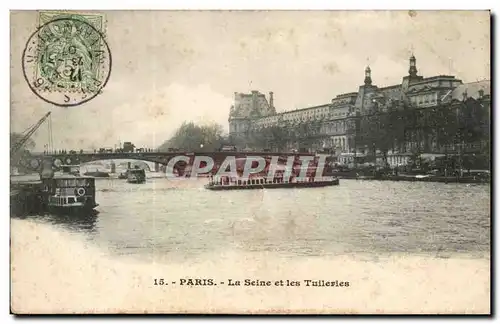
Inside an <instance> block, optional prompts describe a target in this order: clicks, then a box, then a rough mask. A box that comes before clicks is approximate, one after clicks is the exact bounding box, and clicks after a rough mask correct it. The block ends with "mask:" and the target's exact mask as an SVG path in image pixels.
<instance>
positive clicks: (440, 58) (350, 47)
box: [10, 11, 490, 151]
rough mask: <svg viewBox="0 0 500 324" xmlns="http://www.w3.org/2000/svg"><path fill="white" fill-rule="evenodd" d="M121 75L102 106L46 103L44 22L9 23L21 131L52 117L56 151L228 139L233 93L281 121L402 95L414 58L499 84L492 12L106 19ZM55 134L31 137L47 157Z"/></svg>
mask: <svg viewBox="0 0 500 324" xmlns="http://www.w3.org/2000/svg"><path fill="white" fill-rule="evenodd" d="M99 13H101V14H104V15H105V16H106V19H107V22H106V31H105V35H106V40H107V42H108V45H109V47H110V50H111V54H112V59H113V66H112V71H111V76H110V79H109V81H108V83H107V85H106V86H105V88H104V89H103V92H102V94H101V95H99V96H97V97H96V98H94V99H92V100H91V101H89V102H86V103H84V104H82V105H79V106H75V107H69V108H62V107H57V106H54V105H51V104H48V103H46V102H44V101H42V100H41V99H40V98H38V97H37V96H36V95H35V94H34V93H33V92H32V91H31V90H30V88H29V87H28V85H27V83H26V81H25V79H24V77H23V73H22V68H21V57H22V51H23V49H24V47H25V45H26V42H27V40H28V38H29V37H30V35H31V34H32V33H33V31H34V30H35V29H36V27H37V23H38V18H37V17H38V13H37V12H35V11H24V12H23V11H13V12H11V17H10V18H11V19H10V25H11V66H10V68H11V98H10V112H11V131H23V130H24V129H26V128H27V127H29V126H30V125H32V124H34V123H36V121H37V120H38V119H39V118H41V117H42V116H43V115H44V114H45V113H46V112H48V111H51V112H52V116H51V120H52V133H53V141H54V148H55V149H67V150H71V149H75V150H79V149H84V150H93V149H96V148H100V147H111V148H112V147H114V146H115V145H119V143H120V142H122V143H123V142H124V141H131V142H133V143H134V144H135V145H136V146H137V147H157V146H159V145H160V144H162V143H163V142H164V141H165V140H167V139H168V138H169V137H170V136H171V135H172V134H173V133H174V132H175V130H176V129H177V127H179V126H180V125H181V123H182V122H183V121H194V122H196V123H200V124H203V123H211V122H216V123H219V124H221V125H222V126H223V127H224V129H225V130H226V131H227V128H228V120H227V119H228V114H229V109H230V107H231V105H232V104H233V101H234V92H244V93H249V92H251V90H258V91H261V92H263V93H265V94H266V96H267V95H268V92H269V91H273V92H274V104H275V106H276V109H277V111H278V112H280V111H286V110H293V109H298V108H305V107H308V106H314V105H321V104H325V103H328V102H330V101H331V99H332V98H334V97H335V96H336V95H338V94H341V93H346V92H353V91H357V90H358V87H359V86H360V85H362V84H363V79H364V69H365V67H366V66H367V65H370V67H371V70H372V80H373V83H374V84H375V85H378V86H379V87H381V86H388V85H393V84H399V83H401V79H402V77H403V76H405V75H407V74H408V58H409V56H410V55H411V53H412V52H413V53H414V55H415V56H416V59H417V68H418V71H419V74H420V75H423V76H424V77H429V76H434V75H440V74H446V75H454V76H456V77H457V78H459V79H461V80H463V81H464V82H474V81H478V80H484V79H490V16H489V12H488V11H475V12H474V11H416V12H408V11H350V12H347V11H101V12H99ZM47 138H48V127H47V125H42V126H41V127H40V129H39V130H38V131H37V133H36V134H35V135H34V136H33V139H34V140H35V142H36V144H37V147H36V150H38V151H43V149H44V144H46V143H47Z"/></svg>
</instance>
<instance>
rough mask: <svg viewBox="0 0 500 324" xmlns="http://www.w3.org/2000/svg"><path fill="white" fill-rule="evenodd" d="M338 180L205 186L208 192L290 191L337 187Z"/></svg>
mask: <svg viewBox="0 0 500 324" xmlns="http://www.w3.org/2000/svg"><path fill="white" fill-rule="evenodd" d="M339 184H340V182H339V179H335V180H331V181H312V182H289V183H262V184H247V185H215V186H214V185H206V186H205V188H206V189H209V190H250V189H292V188H320V187H329V186H338V185H339Z"/></svg>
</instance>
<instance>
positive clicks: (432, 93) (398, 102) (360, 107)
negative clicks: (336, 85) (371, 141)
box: [228, 55, 491, 163]
mask: <svg viewBox="0 0 500 324" xmlns="http://www.w3.org/2000/svg"><path fill="white" fill-rule="evenodd" d="M490 92H491V90H490V81H489V80H484V81H478V82H472V83H463V82H462V81H461V80H459V79H457V78H455V77H454V76H449V75H437V76H431V77H424V76H421V75H419V74H418V70H417V61H416V58H415V56H413V55H412V56H411V57H410V59H409V69H408V75H406V76H404V77H403V78H402V80H401V83H400V84H396V85H392V86H386V87H378V86H377V85H376V84H375V82H374V81H373V79H372V71H371V69H370V67H369V66H368V67H366V69H365V74H364V82H363V84H362V85H360V86H359V88H358V89H357V91H356V92H350V93H345V94H340V95H337V96H336V97H335V98H333V99H332V100H331V102H329V103H325V104H323V105H319V106H314V107H307V108H303V109H297V110H292V111H285V112H279V113H278V112H276V108H275V107H274V102H273V101H274V100H273V92H269V99H267V98H266V96H265V94H263V93H260V92H259V91H252V92H251V94H244V93H237V92H235V93H234V105H233V106H231V110H230V113H229V120H228V121H229V133H230V136H231V138H234V139H240V141H239V143H242V144H241V145H240V146H242V145H244V143H245V139H247V138H249V134H252V133H258V132H262V130H264V129H266V128H272V127H282V128H283V127H286V128H292V129H293V128H295V127H298V125H303V124H310V125H315V127H316V128H315V129H316V131H315V132H314V140H313V141H312V142H309V145H308V146H309V147H307V148H305V149H307V150H309V151H311V150H313V151H317V150H320V149H326V150H330V151H333V152H335V153H336V154H337V155H339V154H341V153H353V152H355V151H356V152H360V153H361V154H362V153H363V152H364V149H363V148H359V147H357V145H356V143H355V141H354V137H355V132H356V129H355V128H356V127H355V119H356V118H359V117H360V116H363V115H366V114H368V113H370V111H372V109H377V110H378V111H386V110H387V109H389V107H394V106H402V105H404V104H405V105H408V106H410V107H414V108H415V109H424V108H433V107H434V108H435V107H438V106H439V105H443V104H446V103H451V102H453V101H462V102H463V101H465V100H466V99H467V98H473V99H476V100H479V99H484V98H487V102H488V105H489V104H490V99H489V98H490ZM358 131H359V130H358ZM304 134H305V133H304ZM246 145H247V146H248V144H246ZM408 145H410V146H411V143H409V144H408ZM298 146H300V143H298V142H297V141H296V140H295V139H292V138H291V139H290V140H289V141H288V142H287V144H286V149H297V150H299V149H301V148H300V147H298ZM302 149H304V148H302ZM390 153H391V154H396V153H401V152H390ZM397 160H400V159H399V158H398V159H397ZM395 161H396V160H395ZM394 163H396V162H394Z"/></svg>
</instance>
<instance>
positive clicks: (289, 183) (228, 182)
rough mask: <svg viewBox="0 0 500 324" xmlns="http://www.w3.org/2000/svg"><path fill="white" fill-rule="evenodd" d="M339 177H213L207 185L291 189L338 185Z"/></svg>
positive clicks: (234, 187)
mask: <svg viewBox="0 0 500 324" xmlns="http://www.w3.org/2000/svg"><path fill="white" fill-rule="evenodd" d="M338 185H339V179H338V178H336V177H304V178H300V177H285V178H282V177H275V178H273V179H269V178H267V177H255V178H249V179H241V178H237V177H228V176H223V177H216V178H214V177H211V178H210V182H209V183H208V184H207V185H205V188H206V189H209V190H245V189H280V188H281V189H290V188H317V187H327V186H338Z"/></svg>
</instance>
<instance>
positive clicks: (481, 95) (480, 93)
mask: <svg viewBox="0 0 500 324" xmlns="http://www.w3.org/2000/svg"><path fill="white" fill-rule="evenodd" d="M478 92H479V98H482V97H483V96H484V90H483V89H480V90H479V91H478Z"/></svg>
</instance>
